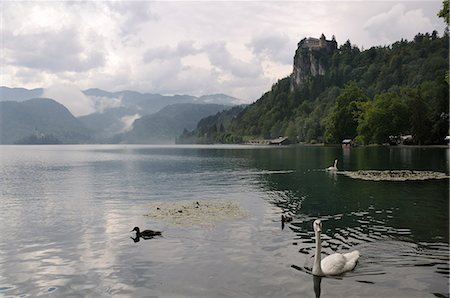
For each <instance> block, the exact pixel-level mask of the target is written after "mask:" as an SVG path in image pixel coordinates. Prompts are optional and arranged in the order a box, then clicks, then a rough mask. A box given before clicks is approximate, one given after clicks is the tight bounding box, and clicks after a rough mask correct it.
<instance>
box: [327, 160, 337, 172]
mask: <svg viewBox="0 0 450 298" xmlns="http://www.w3.org/2000/svg"><path fill="white" fill-rule="evenodd" d="M326 170H327V171H333V172H334V171H337V170H338V168H337V159H335V160H334V165H333V166H331V167H328V168H327V169H326Z"/></svg>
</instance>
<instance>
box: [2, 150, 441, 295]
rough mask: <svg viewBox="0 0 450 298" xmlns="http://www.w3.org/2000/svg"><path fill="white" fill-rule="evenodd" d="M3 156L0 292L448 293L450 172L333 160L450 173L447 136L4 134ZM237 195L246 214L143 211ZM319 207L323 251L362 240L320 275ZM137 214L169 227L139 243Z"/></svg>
mask: <svg viewBox="0 0 450 298" xmlns="http://www.w3.org/2000/svg"><path fill="white" fill-rule="evenodd" d="M0 158H1V162H0V191H1V193H0V296H5V297H28V296H30V297H36V296H52V297H104V296H118V297H186V296H187V297H285V296H286V297H318V296H319V295H320V297H383V296H384V297H448V296H449V283H448V280H449V184H448V180H434V181H420V182H372V181H362V180H353V179H351V178H348V177H345V176H340V175H330V174H329V173H327V172H325V171H324V170H323V169H324V168H325V167H328V166H330V165H331V164H332V163H333V161H334V159H335V158H337V159H338V160H339V164H338V167H339V168H340V169H342V170H349V171H352V170H359V169H380V170H384V169H415V170H432V171H440V172H446V173H447V174H448V169H449V159H450V153H449V149H447V148H440V149H439V148H433V149H430V148H429V149H423V148H422V149H420V148H354V149H353V148H352V149H350V150H349V149H342V148H332V147H301V146H294V147H276V148H273V147H271V148H264V147H246V146H204V147H202V146H178V147H176V146H172V147H159V146H127V145H123V146H122V145H121V146H0ZM224 199H225V200H231V201H233V202H237V203H238V204H239V205H240V206H241V208H242V209H243V210H244V211H245V212H246V216H245V217H244V218H241V219H235V220H227V221H223V222H219V223H215V224H213V225H212V224H208V225H194V226H188V227H179V226H174V225H170V224H167V223H164V222H158V221H156V220H152V219H151V218H149V217H146V216H144V214H146V213H147V211H148V205H149V203H150V202H153V201H164V202H165V201H173V202H176V201H180V200H196V201H197V200H198V201H200V200H224ZM284 211H290V212H292V213H293V214H294V220H293V222H292V223H291V224H289V225H288V226H286V227H285V228H284V229H283V230H282V229H281V223H280V216H281V213H282V212H284ZM318 217H320V218H322V220H323V225H324V231H323V247H324V248H323V255H327V254H330V253H332V252H335V251H339V252H345V251H347V250H353V249H358V250H359V251H360V253H361V258H360V261H359V263H358V265H357V267H356V269H355V270H354V271H352V272H349V273H346V274H345V275H343V276H341V277H339V278H322V279H318V278H314V277H313V276H312V275H311V273H310V272H311V267H312V260H313V255H314V238H313V237H314V233H313V231H312V222H313V221H314V220H315V219H316V218H318ZM134 226H140V227H141V228H153V229H157V230H163V231H164V232H163V235H164V236H163V237H161V238H154V239H151V240H141V241H140V242H137V243H134V242H133V240H132V239H130V236H132V235H133V234H132V233H129V231H130V230H131V229H132V228H133V227H134Z"/></svg>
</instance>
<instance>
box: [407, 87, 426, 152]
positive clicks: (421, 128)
mask: <svg viewBox="0 0 450 298" xmlns="http://www.w3.org/2000/svg"><path fill="white" fill-rule="evenodd" d="M402 91H403V92H402V93H403V94H402V96H403V97H404V98H405V100H406V104H407V105H408V110H409V126H410V130H411V133H412V135H413V137H414V139H415V140H416V141H417V142H418V143H419V145H422V144H424V143H427V142H429V140H430V136H431V127H432V124H431V121H430V118H429V107H428V105H427V103H426V101H425V100H424V98H423V97H422V96H421V94H420V92H419V90H418V88H411V87H406V88H404V89H403V90H402Z"/></svg>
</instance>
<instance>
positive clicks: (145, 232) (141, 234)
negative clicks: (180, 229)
mask: <svg viewBox="0 0 450 298" xmlns="http://www.w3.org/2000/svg"><path fill="white" fill-rule="evenodd" d="M133 231H136V237H137V238H139V237H142V238H144V239H145V238H152V237H155V236H161V234H162V232H160V231H152V230H143V231H142V232H141V230H139V227H134V229H132V230H131V231H130V232H133Z"/></svg>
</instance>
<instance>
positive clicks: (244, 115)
mask: <svg viewBox="0 0 450 298" xmlns="http://www.w3.org/2000/svg"><path fill="white" fill-rule="evenodd" d="M444 12H445V8H443V10H442V11H441V12H440V16H441V17H443V18H444V19H445V20H446V21H447V22H448V9H447V14H446V15H442V14H443V13H444ZM299 50H301V49H299ZM299 50H297V51H299ZM448 50H449V37H448V29H447V30H446V32H445V33H444V34H443V36H439V34H438V32H436V31H433V32H432V33H431V34H430V33H425V34H421V33H419V34H417V35H416V36H415V37H414V40H412V41H407V40H403V39H402V40H400V41H398V42H395V43H393V44H392V45H389V46H379V47H372V48H370V49H367V50H360V49H359V48H358V47H357V46H355V45H352V44H351V42H350V41H349V40H348V41H347V42H345V43H344V44H343V45H341V46H340V47H339V48H338V49H337V50H335V51H333V52H331V53H329V52H322V53H320V52H317V53H319V55H317V54H316V56H317V57H316V58H317V59H319V61H320V63H321V65H324V67H325V71H324V74H318V75H314V76H309V77H308V79H307V80H305V81H304V82H303V83H302V84H301V86H299V87H297V88H293V87H292V76H289V77H286V78H283V79H281V80H279V81H278V82H277V83H276V84H274V85H273V86H272V88H271V90H270V91H269V92H267V93H265V94H264V95H263V96H262V97H261V98H260V99H259V100H257V101H256V102H255V103H253V104H251V105H249V106H247V107H245V108H244V109H243V110H242V111H241V112H240V113H239V114H237V115H230V114H228V116H227V115H225V116H224V117H225V118H227V119H229V121H228V122H226V123H225V125H224V124H223V123H219V122H215V121H213V120H214V119H221V118H224V117H222V116H221V115H216V116H215V118H209V119H208V120H204V121H201V122H200V123H199V124H198V126H197V129H196V130H194V131H192V132H188V131H185V132H184V133H183V135H182V136H180V138H179V142H198V143H208V142H209V143H224V142H225V143H239V142H246V141H249V140H252V139H273V138H276V137H278V136H287V137H289V139H290V140H291V142H306V143H314V142H326V143H340V142H341V141H342V140H343V139H345V138H350V139H353V140H355V141H356V142H357V143H359V144H382V143H387V142H389V141H392V138H393V137H394V138H395V137H399V136H401V135H411V136H412V137H413V140H412V142H414V143H416V144H438V143H443V142H444V138H445V136H446V135H448V134H449V85H448V84H449V77H448V76H449V75H448V65H449V51H448ZM294 67H295V65H294ZM222 122H223V121H222Z"/></svg>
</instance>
